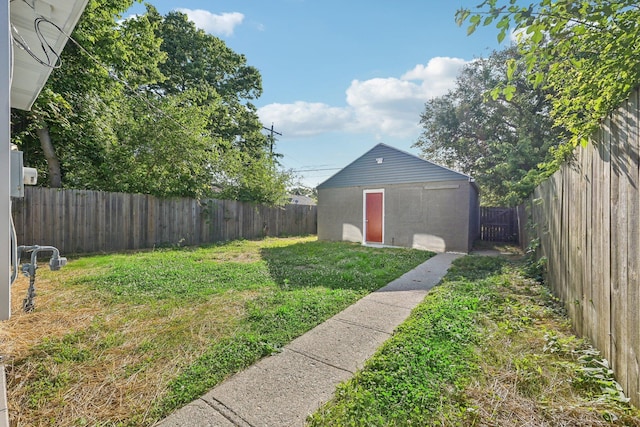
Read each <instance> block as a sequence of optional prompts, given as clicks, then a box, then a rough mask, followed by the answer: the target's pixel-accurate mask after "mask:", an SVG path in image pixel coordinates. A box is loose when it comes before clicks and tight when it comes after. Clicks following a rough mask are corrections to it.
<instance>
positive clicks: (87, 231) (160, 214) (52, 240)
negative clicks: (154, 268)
mask: <svg viewBox="0 0 640 427" xmlns="http://www.w3.org/2000/svg"><path fill="white" fill-rule="evenodd" d="M12 211H13V218H14V221H15V225H16V232H17V236H18V242H19V243H20V244H25V245H32V244H39V245H52V246H56V247H58V249H60V250H61V251H62V252H63V253H66V254H70V253H91V252H105V251H106V252H109V251H120V250H128V249H143V248H152V247H155V246H158V245H200V244H204V243H214V242H219V241H228V240H235V239H241V238H245V239H252V238H259V237H262V236H267V235H268V236H280V235H303V234H315V233H316V231H317V230H316V224H317V222H316V214H317V209H316V207H315V206H305V205H288V206H286V207H284V208H280V207H268V206H259V205H254V204H252V203H243V202H236V201H231V200H215V199H209V200H202V201H197V200H193V199H187V198H176V199H158V198H155V197H152V196H148V195H142V194H122V193H104V192H99V191H85V190H58V189H51V188H38V187H35V188H34V187H27V188H26V189H25V198H24V199H22V200H16V201H15V202H14V203H13V207H12Z"/></svg>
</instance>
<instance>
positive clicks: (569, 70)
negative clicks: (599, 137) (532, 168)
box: [456, 0, 640, 148]
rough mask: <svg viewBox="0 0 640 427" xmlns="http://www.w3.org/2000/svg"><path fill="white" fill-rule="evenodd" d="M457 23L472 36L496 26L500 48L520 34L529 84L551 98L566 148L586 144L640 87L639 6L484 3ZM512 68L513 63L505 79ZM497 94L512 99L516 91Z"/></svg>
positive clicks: (606, 0) (605, 1)
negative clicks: (566, 140) (563, 130)
mask: <svg viewBox="0 0 640 427" xmlns="http://www.w3.org/2000/svg"><path fill="white" fill-rule="evenodd" d="M456 19H457V22H458V24H459V25H463V24H464V23H468V25H469V26H468V33H469V34H471V33H473V32H474V31H475V30H476V28H477V27H478V26H479V25H485V26H486V25H492V24H495V26H496V27H497V29H498V30H499V33H498V40H500V41H501V40H503V39H504V38H505V37H506V36H507V35H508V34H510V33H513V34H515V36H516V37H517V40H518V42H517V45H518V47H519V49H520V51H521V53H522V57H521V58H520V59H519V60H518V61H519V62H521V63H522V64H523V65H524V67H525V69H526V71H527V73H528V76H529V77H528V78H529V80H530V81H531V82H532V83H533V84H535V85H536V86H539V87H544V88H546V89H547V90H549V91H550V92H552V93H553V98H552V99H551V104H552V116H553V118H554V120H555V123H556V124H558V125H560V126H563V127H564V128H566V129H568V130H569V131H570V132H571V134H572V138H571V141H572V142H573V144H572V145H569V146H568V148H571V147H572V146H575V145H576V144H577V143H578V142H581V143H586V141H587V140H588V138H589V137H590V136H591V135H592V134H593V132H594V131H595V130H597V129H598V127H599V125H600V123H601V120H602V119H603V118H605V117H606V116H607V115H608V114H609V113H611V112H612V111H613V110H614V109H615V108H616V107H617V106H618V105H619V104H620V103H621V102H622V101H624V100H625V99H627V98H628V96H629V94H630V92H631V91H632V89H633V88H634V87H636V86H637V85H638V83H639V82H640V25H638V22H640V5H638V2H637V0H538V1H536V2H533V3H529V4H524V5H522V2H518V1H516V0H509V1H506V0H505V1H499V0H485V1H483V2H482V3H481V4H480V5H479V6H478V7H477V9H475V10H470V9H466V8H463V9H460V10H459V11H458V12H457V14H456ZM515 68H516V64H515V61H511V62H510V63H509V65H508V72H509V73H510V74H511V73H512V70H514V69H515ZM498 89H499V90H501V91H502V93H503V94H505V95H506V96H507V97H508V96H511V95H512V94H513V91H514V86H513V85H511V84H509V83H505V84H504V85H503V86H502V87H501V88H498ZM494 93H497V92H494Z"/></svg>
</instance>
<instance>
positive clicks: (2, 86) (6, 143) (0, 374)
mask: <svg viewBox="0 0 640 427" xmlns="http://www.w3.org/2000/svg"><path fill="white" fill-rule="evenodd" d="M10 3H11V2H5V3H4V5H2V4H1V3H0V320H6V319H8V318H9V317H10V316H11V265H10V264H11V249H10V247H9V245H7V243H9V242H10V241H11V231H10V228H11V206H10V204H11V127H10V126H11V125H10V123H11V72H12V68H13V64H12V63H11V49H12V44H11V29H10V26H9V22H10V16H11V15H10ZM0 427H9V409H8V405H7V387H6V379H5V372H4V363H2V362H0Z"/></svg>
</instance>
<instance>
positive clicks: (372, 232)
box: [365, 193, 383, 243]
mask: <svg viewBox="0 0 640 427" xmlns="http://www.w3.org/2000/svg"><path fill="white" fill-rule="evenodd" d="M382 196H383V193H365V210H366V211H365V240H366V241H367V242H371V243H382V206H383V204H382Z"/></svg>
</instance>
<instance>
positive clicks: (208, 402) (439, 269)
mask: <svg viewBox="0 0 640 427" xmlns="http://www.w3.org/2000/svg"><path fill="white" fill-rule="evenodd" d="M460 256H462V255H461V254H452V253H444V254H438V255H436V256H434V257H432V258H431V259H429V260H428V261H426V262H424V263H423V264H421V265H419V266H418V267H416V268H415V269H414V270H412V271H410V272H408V273H406V274H405V275H403V276H402V277H400V278H398V279H396V280H394V281H393V282H391V283H389V284H388V285H387V286H385V287H383V288H381V289H379V290H378V291H376V292H373V293H371V294H369V295H367V296H366V297H364V298H362V299H361V300H360V301H358V302H357V303H355V304H354V305H352V306H350V307H348V308H347V309H346V310H344V311H342V312H341V313H338V314H337V315H335V316H334V317H332V318H331V319H329V320H327V321H326V322H324V323H322V324H320V325H318V326H317V327H316V328H314V329H312V330H311V331H309V332H307V333H306V334H304V335H302V336H300V337H298V338H297V339H295V340H293V341H292V342H291V343H290V344H289V345H287V346H285V347H284V349H283V351H282V352H280V353H278V354H276V355H274V356H270V357H266V358H264V359H262V360H260V361H259V362H257V363H256V364H254V365H253V366H251V367H249V368H248V369H246V370H245V371H242V372H239V373H237V374H236V375H234V376H232V377H230V378H229V379H227V380H226V381H224V382H223V383H221V384H220V385H218V386H217V387H215V388H214V389H213V390H211V391H210V392H209V393H207V394H206V395H204V396H202V397H201V398H200V399H197V400H196V401H194V402H192V403H190V404H188V405H187V406H185V407H183V408H182V409H180V410H178V411H177V412H175V413H174V414H172V415H171V416H169V417H168V418H166V419H165V420H163V421H161V422H160V423H158V424H157V426H158V427H178V426H193V427H204V426H221V427H232V426H235V427H238V426H241V427H244V426H246V427H259V426H270V427H274V426H277V427H280V426H302V425H304V422H305V419H306V418H307V416H308V415H310V414H312V413H314V412H315V411H316V410H317V409H318V408H320V406H322V405H323V404H324V403H326V402H327V401H328V400H329V399H330V398H331V397H332V396H333V392H334V390H335V388H336V386H337V385H338V384H339V383H341V382H343V381H345V380H347V379H349V378H351V376H352V375H353V374H354V373H355V372H356V371H357V370H358V369H359V368H362V366H363V364H364V362H365V361H366V360H367V359H368V358H369V357H371V356H372V355H373V353H375V351H376V350H377V349H378V348H379V347H380V346H381V345H382V343H384V342H385V341H386V340H387V339H388V338H389V337H390V336H391V334H392V333H393V331H394V329H395V328H396V327H397V326H398V325H400V324H401V323H402V322H404V320H405V319H406V318H407V317H408V316H409V314H410V313H411V310H412V309H413V308H414V307H415V306H416V305H418V304H419V303H420V302H421V301H422V300H423V299H424V297H425V295H426V294H427V292H428V291H429V290H430V289H431V288H432V287H434V286H435V285H437V284H438V282H440V279H442V277H443V276H444V275H445V273H446V272H447V270H448V269H449V266H450V265H451V262H452V261H453V260H454V259H455V258H458V257H460Z"/></svg>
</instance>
